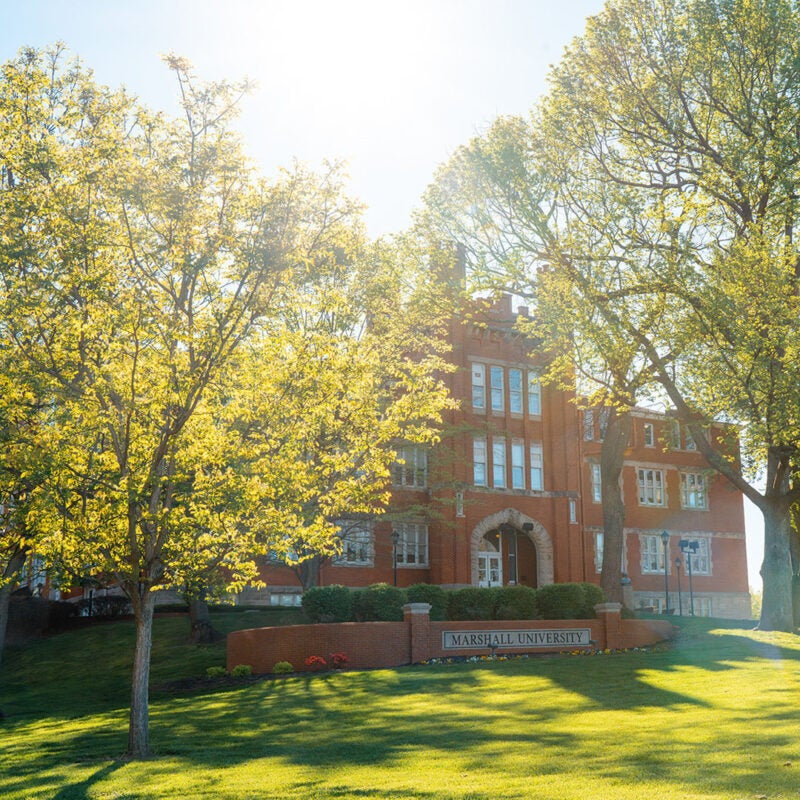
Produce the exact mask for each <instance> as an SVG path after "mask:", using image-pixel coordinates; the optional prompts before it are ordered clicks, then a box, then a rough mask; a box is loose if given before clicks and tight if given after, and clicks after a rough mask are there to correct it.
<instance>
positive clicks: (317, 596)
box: [301, 584, 353, 622]
mask: <svg viewBox="0 0 800 800" xmlns="http://www.w3.org/2000/svg"><path fill="white" fill-rule="evenodd" d="M301 604H302V606H303V611H305V612H306V616H307V617H308V618H309V619H310V620H311V622H351V621H352V619H353V592H351V591H350V589H348V588H347V587H346V586H339V585H338V584H334V585H333V586H315V587H313V588H311V589H306V591H305V593H304V594H303V599H302V601H301Z"/></svg>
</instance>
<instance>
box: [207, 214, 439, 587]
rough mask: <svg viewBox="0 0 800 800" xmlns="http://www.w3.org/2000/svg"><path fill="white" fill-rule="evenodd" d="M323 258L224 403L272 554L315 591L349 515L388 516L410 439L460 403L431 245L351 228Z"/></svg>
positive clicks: (258, 344) (245, 360) (249, 351)
mask: <svg viewBox="0 0 800 800" xmlns="http://www.w3.org/2000/svg"><path fill="white" fill-rule="evenodd" d="M313 261H314V263H313V264H312V265H311V266H310V267H309V271H308V274H307V279H306V280H305V281H304V282H303V285H302V288H301V293H300V298H301V299H300V301H299V302H298V303H297V304H296V305H294V306H293V307H291V308H286V309H284V312H283V314H282V317H281V320H280V322H279V323H277V326H276V327H274V328H272V329H271V330H270V335H269V336H268V337H261V338H259V339H256V340H253V341H252V342H251V343H250V344H249V345H248V346H247V347H246V348H243V349H242V351H240V357H241V362H240V364H239V366H238V367H237V377H236V378H235V379H231V380H229V381H228V383H229V384H230V385H231V386H235V387H236V389H235V391H234V393H233V395H232V396H231V397H229V398H227V400H226V403H225V405H224V406H223V408H222V409H221V411H222V413H223V417H225V418H226V419H227V421H226V423H225V424H226V425H227V426H228V427H230V428H231V429H232V430H236V431H239V432H240V434H241V436H242V447H243V450H242V454H241V456H240V458H241V461H242V463H245V462H246V463H247V465H248V466H247V470H248V472H251V473H252V474H254V475H258V476H259V478H260V480H261V487H262V490H263V495H262V496H261V497H260V498H259V501H258V506H259V507H260V508H261V509H263V512H264V514H265V516H264V518H263V519H262V520H261V521H260V524H261V525H262V526H263V527H265V528H269V529H271V530H273V531H274V535H273V536H272V537H271V541H272V543H273V545H272V548H271V554H270V555H271V556H272V557H273V558H275V559H277V560H279V561H284V562H285V563H288V564H290V565H291V566H293V567H294V569H295V571H296V573H297V575H298V578H299V579H300V581H301V583H302V585H303V588H310V587H312V586H315V585H317V581H318V577H319V568H320V566H321V564H322V563H324V561H325V560H326V559H327V558H329V557H331V556H333V555H336V554H337V553H338V552H339V551H340V548H341V541H340V540H341V536H342V535H343V530H342V529H343V528H346V523H344V522H343V520H344V519H345V518H347V519H350V520H354V519H355V520H357V519H365V518H369V519H372V518H374V517H376V516H380V515H382V514H383V513H384V512H385V511H386V509H387V504H388V502H389V499H390V492H389V483H390V468H391V466H392V464H393V462H394V461H395V460H396V458H397V455H398V450H399V448H400V447H401V446H402V445H403V444H408V443H416V444H429V443H432V442H434V441H436V439H437V437H438V425H439V423H440V420H441V411H442V410H443V409H444V408H446V407H447V406H448V405H449V401H448V394H447V390H446V387H445V386H444V384H443V382H442V380H441V374H442V373H443V372H445V371H447V370H448V366H447V365H446V363H445V362H444V360H443V358H442V353H443V351H444V349H445V345H444V319H445V315H444V309H445V306H444V304H443V303H442V302H441V301H440V299H439V295H440V294H441V285H440V284H439V282H438V280H437V278H438V276H437V275H436V274H435V272H432V271H431V270H430V269H429V266H428V263H427V258H426V254H424V253H421V252H419V251H418V250H417V251H413V250H411V245H410V244H408V243H406V244H400V243H392V244H390V243H388V242H383V243H378V244H367V243H366V242H365V241H364V239H363V234H362V233H361V232H360V231H354V230H351V229H348V228H344V227H340V229H339V230H338V231H336V230H335V228H332V229H331V238H330V240H329V243H328V244H327V245H326V246H325V247H324V248H322V247H318V249H317V255H316V257H315V258H314V259H313Z"/></svg>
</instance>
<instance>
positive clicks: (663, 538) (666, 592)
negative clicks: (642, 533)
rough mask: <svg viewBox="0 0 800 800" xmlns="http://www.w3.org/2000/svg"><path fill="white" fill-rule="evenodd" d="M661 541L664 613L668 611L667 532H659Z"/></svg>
mask: <svg viewBox="0 0 800 800" xmlns="http://www.w3.org/2000/svg"><path fill="white" fill-rule="evenodd" d="M661 542H662V544H663V545H664V613H665V614H666V613H668V612H669V534H668V533H667V532H666V531H662V532H661Z"/></svg>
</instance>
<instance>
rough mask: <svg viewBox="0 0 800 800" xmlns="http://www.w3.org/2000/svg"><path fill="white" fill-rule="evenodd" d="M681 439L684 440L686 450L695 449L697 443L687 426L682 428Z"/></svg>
mask: <svg viewBox="0 0 800 800" xmlns="http://www.w3.org/2000/svg"><path fill="white" fill-rule="evenodd" d="M683 441H684V447H685V448H686V449H687V450H697V444H696V443H695V441H694V437H693V436H692V432H691V431H690V430H689V429H688V428H684V429H683Z"/></svg>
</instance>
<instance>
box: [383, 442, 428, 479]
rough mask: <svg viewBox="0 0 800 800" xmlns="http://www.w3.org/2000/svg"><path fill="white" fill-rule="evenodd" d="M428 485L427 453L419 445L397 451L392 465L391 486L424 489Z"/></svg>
mask: <svg viewBox="0 0 800 800" xmlns="http://www.w3.org/2000/svg"><path fill="white" fill-rule="evenodd" d="M427 485H428V451H427V450H426V449H425V448H424V447H420V446H419V445H408V446H406V447H401V448H400V449H399V450H398V451H397V460H396V461H395V462H394V464H392V486H405V487H406V488H409V489H424V488H426V487H427Z"/></svg>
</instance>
